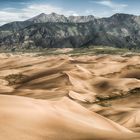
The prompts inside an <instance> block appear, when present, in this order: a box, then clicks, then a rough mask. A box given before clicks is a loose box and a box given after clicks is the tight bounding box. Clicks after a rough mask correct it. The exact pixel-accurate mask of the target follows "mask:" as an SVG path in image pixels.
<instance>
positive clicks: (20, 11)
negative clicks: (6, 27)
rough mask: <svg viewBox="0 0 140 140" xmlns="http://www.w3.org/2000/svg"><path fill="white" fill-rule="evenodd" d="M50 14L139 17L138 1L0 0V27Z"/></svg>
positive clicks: (139, 2)
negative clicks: (127, 14)
mask: <svg viewBox="0 0 140 140" xmlns="http://www.w3.org/2000/svg"><path fill="white" fill-rule="evenodd" d="M52 12H55V13H58V14H64V15H66V16H69V15H94V16H95V17H108V16H111V15H113V14H114V13H129V14H134V15H140V0H0V25H2V24H4V23H7V22H12V21H20V20H26V19H28V18H31V17H33V16H36V15H38V14H40V13H46V14H49V13H52Z"/></svg>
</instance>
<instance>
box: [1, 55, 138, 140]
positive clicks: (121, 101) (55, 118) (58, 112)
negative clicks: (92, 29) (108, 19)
mask: <svg viewBox="0 0 140 140" xmlns="http://www.w3.org/2000/svg"><path fill="white" fill-rule="evenodd" d="M0 58H1V60H2V61H0V84H1V85H0V132H1V134H0V139H4V140H19V139H21V140H46V139H47V140H99V139H100V140H139V139H140V121H139V120H140V109H139V108H140V101H139V98H140V78H139V75H140V74H139V72H140V61H139V59H140V56H132V57H123V56H118V55H116V56H115V55H113V56H111V55H104V56H79V57H70V56H67V55H63V56H40V57H37V56H35V55H32V54H27V55H12V54H10V55H8V54H0Z"/></svg>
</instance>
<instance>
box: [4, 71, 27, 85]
mask: <svg viewBox="0 0 140 140" xmlns="http://www.w3.org/2000/svg"><path fill="white" fill-rule="evenodd" d="M25 78H27V76H26V75H23V74H22V73H19V74H10V75H7V76H6V77H4V79H5V80H6V81H8V83H9V85H16V84H20V83H22V81H23V80H24V79H25Z"/></svg>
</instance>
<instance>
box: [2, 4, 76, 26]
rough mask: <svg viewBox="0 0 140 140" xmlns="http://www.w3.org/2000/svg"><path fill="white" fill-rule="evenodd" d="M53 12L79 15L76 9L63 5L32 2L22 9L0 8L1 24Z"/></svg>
mask: <svg viewBox="0 0 140 140" xmlns="http://www.w3.org/2000/svg"><path fill="white" fill-rule="evenodd" d="M52 12H55V13H57V14H64V15H65V16H69V15H74V16H77V15H78V13H77V12H75V11H71V10H65V9H63V8H61V7H57V6H52V5H49V4H30V5H28V6H26V7H24V8H21V9H15V8H5V9H2V10H0V15H1V16H0V25H2V24H5V23H8V22H12V21H23V20H26V19H29V18H32V17H33V16H36V15H38V14H40V13H46V14H50V13H52Z"/></svg>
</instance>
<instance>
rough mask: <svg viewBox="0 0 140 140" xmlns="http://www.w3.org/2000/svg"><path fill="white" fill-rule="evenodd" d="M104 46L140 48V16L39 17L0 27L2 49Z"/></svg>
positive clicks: (119, 14)
mask: <svg viewBox="0 0 140 140" xmlns="http://www.w3.org/2000/svg"><path fill="white" fill-rule="evenodd" d="M90 45H104V46H106V45H107V46H112V47H119V48H124V47H127V48H129V49H132V48H134V49H135V48H139V46H140V16H135V15H129V14H121V13H117V14H115V15H113V16H111V17H108V18H95V17H94V16H92V15H89V16H69V17H66V16H64V15H58V14H56V13H52V14H44V13H42V14H40V15H38V16H36V17H33V18H31V19H28V20H26V21H16V22H11V23H7V24H5V25H2V26H1V27H0V48H3V49H31V48H63V47H72V48H76V47H88V46H90Z"/></svg>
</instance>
